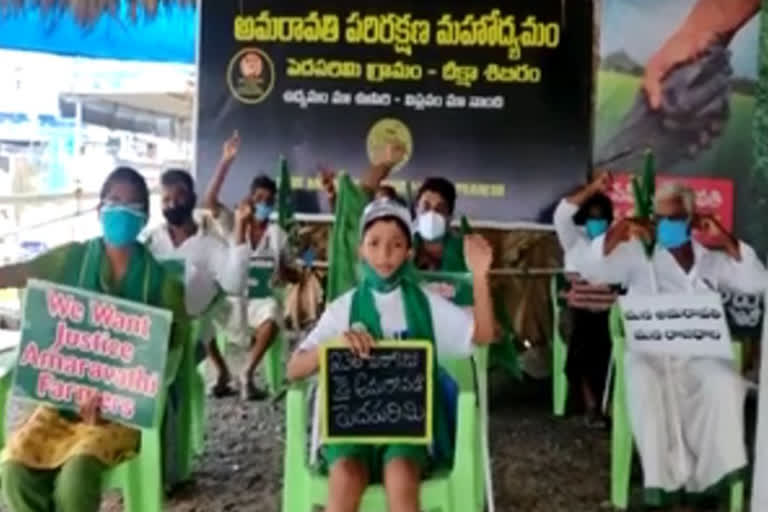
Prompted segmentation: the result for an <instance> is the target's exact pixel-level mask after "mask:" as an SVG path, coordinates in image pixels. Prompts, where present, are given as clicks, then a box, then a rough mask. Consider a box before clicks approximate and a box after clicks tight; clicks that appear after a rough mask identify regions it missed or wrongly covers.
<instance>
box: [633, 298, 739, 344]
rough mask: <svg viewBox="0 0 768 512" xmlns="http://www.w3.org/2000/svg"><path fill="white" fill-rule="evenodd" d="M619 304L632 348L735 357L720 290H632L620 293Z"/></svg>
mask: <svg viewBox="0 0 768 512" xmlns="http://www.w3.org/2000/svg"><path fill="white" fill-rule="evenodd" d="M619 304H620V306H621V315H622V318H623V320H624V332H625V333H626V339H627V347H628V348H629V350H632V351H636V352H649V353H657V354H668V355H676V356H687V357H719V358H723V359H732V358H733V351H732V349H731V335H730V333H729V331H728V325H727V323H726V317H725V311H724V310H723V304H722V302H721V301H720V295H719V294H717V293H701V294H676V293H665V294H659V295H636V294H629V295H625V296H623V297H621V298H620V299H619Z"/></svg>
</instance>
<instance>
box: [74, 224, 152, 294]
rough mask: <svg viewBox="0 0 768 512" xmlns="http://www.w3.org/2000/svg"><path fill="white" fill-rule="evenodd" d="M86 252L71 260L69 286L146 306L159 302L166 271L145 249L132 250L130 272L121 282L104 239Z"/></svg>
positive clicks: (88, 245)
mask: <svg viewBox="0 0 768 512" xmlns="http://www.w3.org/2000/svg"><path fill="white" fill-rule="evenodd" d="M83 249H84V250H83V252H82V253H81V254H79V255H75V257H74V258H70V263H69V265H68V269H67V271H66V272H65V273H64V274H65V275H66V276H67V277H68V279H67V280H68V281H70V282H68V283H65V284H69V285H71V286H77V287H79V288H83V289H86V290H90V291H94V292H96V293H103V294H107V295H114V296H116V297H122V298H124V299H128V300H131V301H134V302H142V303H144V304H148V303H153V302H156V301H153V300H152V299H153V298H157V297H159V295H160V289H161V287H162V277H163V276H162V270H161V268H160V266H159V265H158V264H157V263H156V262H155V261H154V260H153V259H152V258H151V257H150V255H149V253H148V252H147V249H146V248H145V247H144V246H143V245H141V244H139V243H136V244H134V245H133V246H132V252H131V257H130V260H129V262H128V268H127V270H126V272H125V275H124V276H123V278H122V279H121V280H120V281H119V282H115V279H114V277H113V276H112V269H111V267H110V265H109V259H108V258H107V254H106V251H105V248H104V242H103V241H102V239H101V238H95V239H93V240H90V241H88V242H86V243H85V245H84V247H83Z"/></svg>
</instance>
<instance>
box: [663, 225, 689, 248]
mask: <svg viewBox="0 0 768 512" xmlns="http://www.w3.org/2000/svg"><path fill="white" fill-rule="evenodd" d="M690 238H691V237H690V234H689V230H688V221H685V220H676V219H666V218H663V219H661V220H660V221H659V223H658V225H657V226H656V240H657V241H658V242H659V245H660V246H661V247H662V248H664V249H676V248H678V247H680V246H681V245H684V244H685V243H686V242H688V241H689V240H690Z"/></svg>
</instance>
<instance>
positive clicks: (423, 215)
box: [414, 178, 467, 272]
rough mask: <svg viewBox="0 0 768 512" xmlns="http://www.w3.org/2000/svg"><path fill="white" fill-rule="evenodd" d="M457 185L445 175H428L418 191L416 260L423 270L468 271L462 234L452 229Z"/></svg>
mask: <svg viewBox="0 0 768 512" xmlns="http://www.w3.org/2000/svg"><path fill="white" fill-rule="evenodd" d="M455 207H456V186H455V185H454V184H453V183H452V182H451V181H449V180H447V179H445V178H427V179H426V180H425V181H424V183H422V185H421V187H420V188H419V191H418V192H417V193H416V198H415V204H414V214H415V217H416V221H415V223H416V243H415V262H416V267H417V268H419V269H420V270H441V271H444V272H466V271H467V265H466V262H465V261H464V250H463V249H464V244H463V243H462V234H461V233H459V232H457V231H455V230H453V229H451V220H452V219H453V213H454V209H455Z"/></svg>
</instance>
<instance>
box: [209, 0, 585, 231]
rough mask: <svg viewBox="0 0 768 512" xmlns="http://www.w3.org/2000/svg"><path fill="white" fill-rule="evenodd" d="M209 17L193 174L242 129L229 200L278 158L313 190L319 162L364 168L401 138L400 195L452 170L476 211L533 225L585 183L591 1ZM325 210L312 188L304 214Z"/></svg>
mask: <svg viewBox="0 0 768 512" xmlns="http://www.w3.org/2000/svg"><path fill="white" fill-rule="evenodd" d="M200 14H201V37H200V40H199V41H200V50H199V55H198V60H199V80H198V81H199V94H198V101H199V105H198V107H199V109H198V124H197V177H198V183H199V186H200V187H204V186H205V184H206V182H207V181H208V180H209V179H210V177H211V175H212V172H213V170H214V168H215V166H216V163H217V161H218V159H219V156H220V152H221V146H222V144H223V142H224V141H225V139H226V138H227V137H228V136H229V135H230V134H231V133H232V132H233V131H234V130H239V131H240V134H241V137H242V141H243V143H242V147H241V151H240V155H239V157H238V160H237V162H236V163H235V167H234V168H233V170H232V173H231V175H230V177H229V178H228V180H227V182H226V183H225V188H224V194H225V199H226V201H227V202H235V201H237V200H239V199H240V198H242V197H243V196H244V195H245V193H246V191H247V188H248V184H249V183H250V180H251V179H252V178H253V176H254V175H256V174H257V173H259V172H264V171H266V172H269V173H274V169H275V166H276V162H277V160H278V157H279V156H280V155H283V156H285V157H286V158H287V159H288V161H289V164H290V167H291V171H292V173H293V176H294V188H297V189H305V190H309V191H317V190H318V189H319V181H318V180H317V178H316V175H317V167H318V164H320V163H326V164H328V165H330V166H332V167H334V168H336V169H340V170H346V171H348V172H349V173H350V174H352V175H353V176H359V175H360V173H361V172H362V171H363V170H364V169H365V168H367V167H368V166H369V165H370V163H371V161H372V160H376V159H377V158H378V156H377V155H379V154H380V153H381V152H382V151H383V149H384V147H385V145H386V143H387V142H394V141H399V142H401V143H403V144H404V145H405V146H406V147H407V148H408V155H407V157H406V161H405V164H404V165H403V166H401V168H400V169H396V170H395V172H394V173H393V175H392V176H391V181H392V183H393V185H394V186H395V187H396V188H398V189H399V190H401V191H404V190H405V188H406V182H407V181H410V182H411V184H412V185H417V184H418V183H419V182H420V180H423V179H424V178H425V177H428V176H444V177H447V178H450V179H452V180H454V181H455V182H456V183H457V187H458V190H459V197H460V199H459V205H458V210H459V212H460V213H465V214H468V215H470V216H471V217H473V218H476V219H477V218H479V219H487V220H499V221H512V220H536V219H537V218H538V217H539V213H540V212H541V211H542V210H544V209H545V208H546V206H547V205H549V204H551V203H552V202H553V201H555V200H556V199H557V198H559V197H560V196H561V195H562V194H563V193H564V192H565V191H566V190H567V189H569V188H571V187H573V186H574V185H576V184H577V183H581V182H583V178H584V175H585V173H586V169H587V162H588V159H589V153H590V149H589V140H590V139H589V134H590V90H591V80H592V79H591V59H592V26H593V23H592V21H593V20H592V7H591V2H588V1H584V0H567V1H566V0H525V1H523V0H520V1H517V2H513V3H512V2H499V1H498V0H497V1H495V2H488V1H478V2H472V3H468V2H458V1H448V2H441V3H440V5H439V7H438V6H437V4H432V5H428V3H426V2H425V3H418V4H417V3H414V2H397V1H395V2H390V3H387V4H381V3H380V2H375V3H374V2H360V1H358V2H354V3H352V2H335V3H328V2H317V1H309V0H305V1H294V2H278V1H261V2H253V1H246V0H242V1H240V2H218V1H216V2H214V1H213V0H203V1H202V7H201V13H200ZM324 204H325V202H324V201H322V200H320V199H319V197H318V194H317V193H315V192H312V193H305V194H303V195H302V196H301V198H300V201H299V204H298V210H299V211H304V212H317V211H320V210H321V208H322V206H321V205H324Z"/></svg>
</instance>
